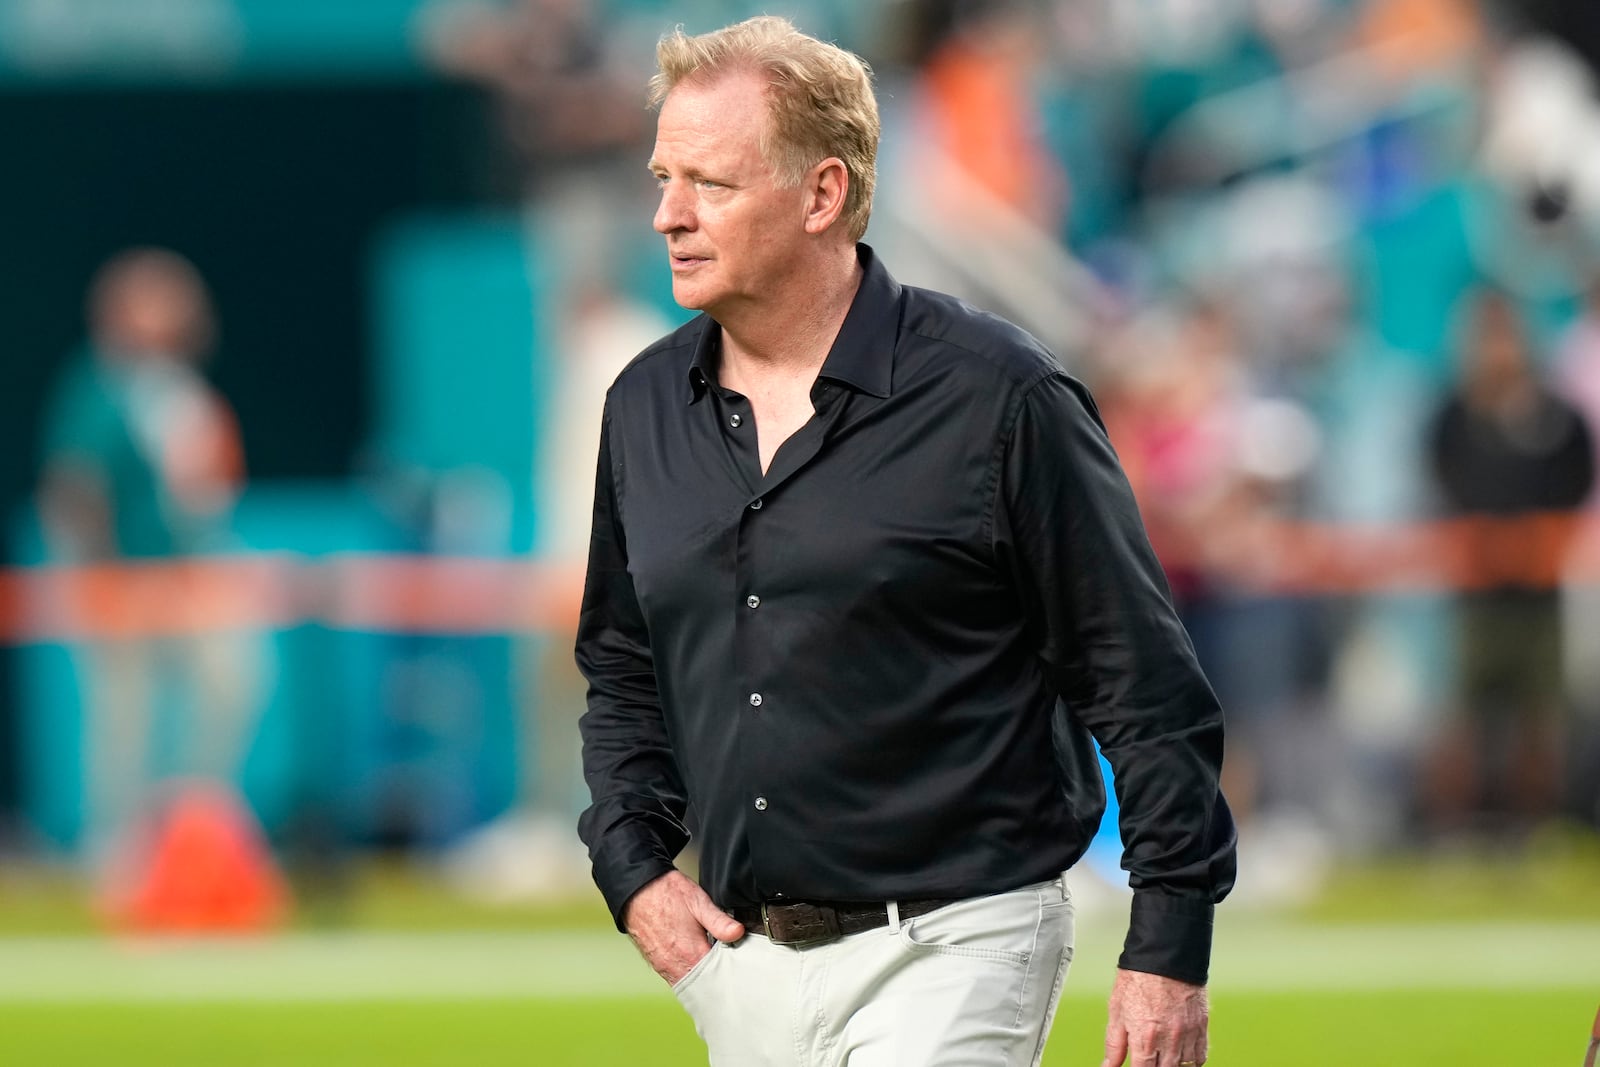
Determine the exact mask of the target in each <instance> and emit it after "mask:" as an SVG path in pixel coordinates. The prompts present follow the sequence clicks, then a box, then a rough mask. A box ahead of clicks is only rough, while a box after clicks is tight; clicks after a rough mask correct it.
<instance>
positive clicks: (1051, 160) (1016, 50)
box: [914, 0, 1067, 235]
mask: <svg viewBox="0 0 1600 1067" xmlns="http://www.w3.org/2000/svg"><path fill="white" fill-rule="evenodd" d="M914 6H915V7H917V8H919V9H920V11H919V16H920V19H921V20H922V25H921V26H920V28H919V35H922V36H925V37H926V38H927V42H926V44H925V46H924V47H925V54H924V55H922V56H920V57H918V58H919V64H920V71H919V73H918V76H917V85H916V89H915V92H916V95H917V97H918V105H919V106H918V116H917V119H918V130H917V132H918V147H919V149H920V151H919V153H918V158H919V160H921V161H922V162H925V163H926V164H927V166H926V167H925V168H918V172H919V174H920V176H921V179H922V180H923V181H926V182H928V183H930V184H931V186H932V190H933V192H932V197H933V205H934V206H935V207H937V208H939V209H940V215H941V217H946V218H949V219H951V221H953V222H954V223H956V224H957V225H967V226H971V227H972V228H974V229H981V228H982V225H983V219H984V217H985V216H984V213H983V212H982V211H981V210H980V209H981V208H982V207H983V206H984V205H983V204H981V203H979V204H974V203H973V197H974V194H975V193H976V195H979V196H982V197H986V198H991V199H992V201H993V202H994V203H995V204H996V205H999V206H1001V207H1002V208H1003V209H1005V210H1009V211H1012V212H1015V213H1016V214H1018V215H1020V216H1021V217H1022V218H1024V219H1026V220H1027V221H1028V222H1030V223H1032V224H1033V225H1034V226H1036V227H1038V228H1040V229H1042V230H1043V231H1045V232H1046V233H1049V234H1051V235H1057V234H1060V233H1061V232H1063V226H1062V222H1063V219H1064V216H1065V213H1066V206H1067V179H1066V172H1065V171H1064V170H1063V168H1062V166H1061V163H1060V161H1059V160H1057V159H1056V158H1055V156H1054V155H1053V154H1051V152H1050V150H1049V147H1048V146H1047V145H1046V143H1045V142H1044V139H1043V134H1044V121H1043V116H1042V115H1041V114H1040V110H1039V102H1038V99H1037V93H1038V86H1037V82H1038V80H1039V76H1040V73H1041V72H1042V70H1043V68H1044V63H1045V61H1046V60H1047V59H1048V58H1049V54H1048V51H1047V50H1046V47H1045V43H1046V41H1047V40H1048V38H1047V37H1045V36H1044V30H1045V28H1046V27H1045V26H1044V25H1043V24H1042V22H1041V21H1040V19H1039V17H1038V15H1037V13H1036V11H1035V10H1034V9H1033V8H1032V7H1030V6H1029V5H1028V4H1026V3H1021V2H1018V0H987V2H980V3H960V2H956V0H922V2H921V3H918V4H916V5H914Z"/></svg>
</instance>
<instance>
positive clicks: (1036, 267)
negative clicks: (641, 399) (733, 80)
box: [441, 0, 1600, 865]
mask: <svg viewBox="0 0 1600 1067" xmlns="http://www.w3.org/2000/svg"><path fill="white" fill-rule="evenodd" d="M694 6H695V5H689V7H691V8H693V7H694ZM714 6H717V7H718V10H717V11H715V12H701V11H699V10H693V11H679V10H678V9H677V8H673V9H672V10H671V11H670V12H669V11H668V10H666V8H665V7H664V6H662V5H654V6H652V5H649V4H642V3H633V4H624V5H608V4H604V3H581V2H577V0H526V2H523V3H520V4H514V5H512V11H511V12H510V13H509V14H504V15H502V16H501V17H502V18H503V19H505V20H506V21H504V22H502V23H500V24H499V26H500V28H501V29H502V30H503V31H505V32H501V33H498V34H496V33H493V32H486V31H485V30H484V27H485V26H487V25H488V23H480V24H479V33H480V34H481V36H480V37H479V38H478V40H480V41H492V42H494V43H495V45H496V47H497V48H498V49H499V53H498V55H491V54H490V51H492V50H490V49H484V50H481V51H476V52H474V50H473V49H469V48H466V47H461V46H458V47H455V48H453V49H449V50H445V51H442V52H441V55H449V56H451V57H453V59H454V60H455V62H456V63H457V66H456V67H455V68H454V69H455V70H456V71H457V72H458V73H463V74H465V75H467V76H469V77H478V78H481V79H484V80H485V81H486V82H487V83H488V84H490V85H493V86H496V87H498V89H499V91H500V92H501V94H502V98H503V100H504V101H505V103H506V105H507V109H508V110H507V111H506V115H507V119H508V129H509V130H511V131H512V132H513V135H514V136H513V140H514V142H515V143H516V144H517V145H519V146H520V148H521V150H522V151H524V152H525V153H527V152H529V151H530V139H531V138H535V137H542V138H545V140H544V142H543V143H542V146H541V147H539V148H536V149H532V150H531V156H530V157H529V158H530V159H531V164H530V166H529V174H530V175H531V176H532V177H531V178H530V185H529V188H530V190H531V192H530V196H531V198H532V201H533V202H534V203H535V204H537V205H544V206H546V207H547V206H548V205H549V204H551V203H560V204H563V205H566V204H567V203H569V200H568V198H566V197H565V196H564V195H563V194H561V193H559V192H550V191H549V190H550V186H549V184H548V179H549V176H550V175H551V174H552V173H553V172H556V171H559V170H562V169H568V170H573V169H578V168H577V163H578V162H579V161H581V164H582V169H581V170H579V173H580V174H583V175H584V177H583V178H582V181H583V183H584V184H585V185H586V186H588V187H589V188H594V186H593V185H592V184H591V183H590V181H589V179H588V177H587V175H586V171H587V169H588V168H589V167H592V166H594V165H595V162H596V161H597V160H604V159H605V157H606V156H607V155H609V156H610V157H611V158H612V162H613V163H614V165H615V166H616V167H617V173H618V174H619V175H623V176H626V175H627V174H628V173H629V172H630V169H631V168H633V167H635V166H637V162H638V159H639V158H642V157H641V155H640V150H641V144H642V143H644V142H643V141H641V130H640V129H639V127H638V124H637V121H636V120H637V118H638V113H637V111H636V110H635V109H632V108H631V107H630V106H628V105H629V103H630V102H631V101H632V100H633V99H635V98H636V92H637V90H636V85H637V77H636V72H637V71H639V70H641V69H649V59H648V53H647V52H646V51H642V50H641V45H643V46H648V44H649V42H650V40H651V34H650V33H644V34H639V33H633V32H616V30H615V27H617V26H639V25H643V26H645V27H648V28H649V29H651V30H654V31H656V32H659V27H658V26H656V25H655V22H652V19H655V21H660V16H662V15H666V14H673V15H676V16H677V18H687V17H688V16H691V15H692V16H694V17H705V18H707V19H708V20H714V19H716V18H718V17H726V18H732V17H737V16H739V15H741V14H746V13H752V12H753V8H752V10H751V12H746V11H744V10H743V9H742V8H743V7H749V6H750V5H742V6H741V5H738V4H722V5H714ZM767 6H768V7H770V6H771V5H767ZM866 7H867V8H869V9H870V10H868V11H867V12H866V13H865V14H864V13H863V12H862V10H860V9H857V10H855V11H854V13H853V14H852V13H849V12H848V9H842V8H838V9H836V8H833V7H830V6H829V5H796V10H794V11H792V12H783V13H788V14H791V15H792V16H793V17H794V18H796V20H797V21H798V22H799V23H800V24H801V25H802V26H804V27H805V28H807V29H808V30H811V31H813V32H820V33H824V34H832V35H834V36H836V37H837V38H838V39H840V40H841V42H842V43H844V44H846V45H847V46H849V47H852V48H854V49H856V50H857V51H860V52H862V53H863V54H864V55H866V56H867V57H868V58H869V59H870V60H871V61H872V62H873V64H874V67H875V69H876V72H877V76H878V78H879V84H880V95H881V99H882V103H883V107H884V110H885V113H886V115H885V118H886V121H885V145H884V151H883V157H882V160H881V165H882V169H883V177H882V184H881V186H880V194H879V197H878V203H877V207H876V210H875V214H874V219H873V227H872V230H871V231H870V232H869V234H868V238H867V239H868V240H869V241H870V242H873V243H875V244H878V245H879V246H880V247H882V248H883V249H884V250H885V252H886V254H887V255H888V261H889V262H890V263H891V264H892V265H893V267H894V269H895V270H896V272H897V273H898V274H899V275H900V276H901V278H902V280H903V281H908V282H912V283H921V284H929V285H934V286H937V287H940V288H944V289H947V290H953V291H955V292H957V293H959V294H961V295H963V296H966V297H967V298H969V299H971V300H973V301H974V302H976V303H979V304H981V305H984V306H988V307H991V308H993V309H994V310H997V311H1000V312H1002V313H1004V314H1007V315H1008V316H1010V317H1013V318H1014V319H1016V320H1018V321H1020V322H1022V323H1024V324H1025V325H1027V326H1028V327H1029V328H1030V329H1031V330H1032V331H1033V332H1035V333H1036V334H1038V335H1039V336H1040V337H1041V338H1043V339H1045V340H1046V341H1047V342H1048V343H1050V344H1051V345H1052V346H1054V347H1055V348H1056V349H1057V350H1058V351H1060V352H1061V354H1062V356H1063V358H1064V359H1065V360H1066V361H1067V362H1068V364H1069V366H1071V367H1072V369H1073V370H1074V371H1075V372H1076V373H1078V374H1079V375H1081V376H1082V377H1083V378H1085V379H1086V380H1087V381H1088V382H1089V383H1090V385H1091V386H1092V387H1093V389H1094V390H1095V392H1096V395H1097V397H1098V399H1099V401H1100V404H1101V409H1102V413H1103V415H1104V417H1105V420H1106V423H1107V426H1108V428H1109V430H1110V433H1111V435H1112V438H1113V440H1114V442H1115V444H1116V445H1117V448H1118V450H1119V452H1120V454H1121V456H1122V459H1123V462H1124V465H1125V466H1126V468H1127V470H1128V473H1129V476H1130V478H1131V479H1132V480H1133V482H1134V487H1135V490H1136V492H1137V493H1138V495H1139V498H1140V501H1141V505H1142V507H1143V510H1144V513H1145V518H1146V522H1147V523H1148V525H1149V527H1150V531H1151V535H1152V538H1153V539H1154V541H1155V543H1156V546H1157V548H1158V551H1159V552H1160V554H1161V556H1162V559H1163V561H1164V563H1165V565H1166V567H1167V570H1168V577H1169V580H1170V582H1171V585H1172V588H1173V591H1174V595H1175V597H1176V598H1177V599H1178V601H1179V604H1180V606H1181V608H1182V610H1183V613H1184V617H1185V620H1186V622H1187V624H1188V626H1189V628H1190V631H1191V634H1192V636H1193V638H1194V640H1195V643H1196V646H1197V648H1198V651H1199V653H1200V655H1201V658H1202V660H1203V661H1204V663H1205V666H1206V668H1207V670H1208V673H1209V674H1210V676H1211V678H1212V679H1213V682H1214V684H1215V685H1216V687H1217V689H1218V690H1219V692H1220V694H1221V696H1222V698H1223V702H1224V705H1225V706H1226V707H1227V708H1228V711H1229V713H1230V716H1231V724H1232V729H1231V733H1230V745H1231V750H1230V755H1229V767H1228V771H1229V777H1230V781H1229V783H1228V784H1229V794H1230V797H1231V798H1233V800H1234V802H1235V804H1236V805H1237V806H1238V807H1239V808H1241V809H1242V810H1243V811H1245V812H1246V813H1247V814H1248V815H1250V816H1251V817H1253V819H1254V820H1255V828H1254V829H1255V838H1256V839H1257V840H1260V841H1263V842H1268V844H1264V845H1262V846H1261V847H1262V848H1263V850H1264V851H1274V852H1281V850H1282V849H1284V848H1290V847H1301V848H1305V849H1309V850H1311V851H1313V852H1314V851H1316V850H1317V849H1320V848H1327V849H1349V848H1368V849H1381V848H1387V847H1393V846H1396V845H1403V844H1412V843H1417V842H1426V843H1429V844H1439V845H1443V846H1446V847H1448V846H1450V845H1452V844H1454V843H1456V842H1459V841H1462V840H1479V839H1488V840H1492V841H1494V842H1496V843H1497V844H1499V843H1504V842H1506V841H1510V842H1516V843H1521V842H1526V841H1528V840H1529V839H1530V837H1531V836H1532V835H1533V834H1534V833H1535V832H1536V831H1537V829H1538V828H1539V827H1541V826H1544V825H1547V824H1549V823H1550V822H1551V821H1552V820H1558V819H1569V820H1576V821H1580V822H1588V823H1591V824H1592V823H1594V822H1595V821H1596V820H1597V819H1600V806H1597V804H1600V786H1597V783H1600V754H1597V751H1596V742H1597V740H1600V718H1597V716H1600V685H1597V684H1596V682H1597V675H1600V647H1596V646H1595V645H1594V643H1593V642H1592V641H1591V640H1588V635H1589V634H1592V633H1594V632H1596V624H1597V622H1600V619H1597V618H1596V606H1595V596H1594V593H1593V587H1594V578H1595V576H1596V575H1595V572H1594V570H1593V567H1592V562H1593V559H1594V548H1593V528H1592V527H1591V526H1586V525H1584V524H1583V523H1582V522H1568V523H1566V524H1565V525H1562V526H1561V527H1560V528H1559V530H1558V531H1557V532H1556V533H1554V534H1553V535H1551V536H1548V537H1543V538H1539V539H1537V544H1536V543H1535V541H1536V539H1535V538H1534V537H1533V536H1532V535H1531V534H1529V533H1528V532H1527V531H1528V529H1529V528H1528V527H1527V526H1524V525H1519V524H1518V522H1519V520H1524V521H1526V522H1535V521H1538V519H1539V518H1541V517H1545V518H1548V517H1549V516H1552V515H1565V516H1573V515H1576V514H1580V509H1582V508H1584V507H1585V506H1586V504H1587V503H1588V501H1590V500H1591V499H1592V498H1593V494H1592V491H1591V490H1592V483H1593V480H1594V479H1593V466H1594V430H1593V427H1596V426H1600V421H1597V420H1600V342H1597V340H1596V339H1597V337H1600V244H1597V243H1596V242H1597V240H1600V96H1597V92H1596V82H1595V72H1594V71H1593V69H1592V68H1591V66H1590V65H1589V63H1588V61H1587V60H1586V59H1585V58H1584V55H1583V53H1582V51H1580V47H1579V45H1581V43H1582V42H1579V43H1577V44H1574V43H1572V42H1566V41H1563V40H1561V39H1558V38H1557V37H1555V36H1553V35H1552V34H1550V33H1548V32H1545V31H1543V30H1542V29H1541V28H1540V27H1539V26H1538V25H1537V24H1535V23H1534V22H1533V21H1532V19H1531V18H1530V17H1528V15H1527V14H1525V13H1524V12H1522V11H1520V10H1519V9H1518V8H1517V7H1516V6H1515V5H1491V4H1487V3H1479V2H1475V0H1294V2H1289V3H1284V2H1279V0H1270V2H1269V0H1141V2H1133V3H1129V2H1126V0H1122V2H1113V0H899V2H893V3H883V4H878V5H866ZM724 9H726V10H724ZM778 10H780V11H781V10H782V5H778ZM630 18H632V19H634V20H636V21H632V22H630V21H628V20H629V19H630ZM673 21H676V19H673ZM446 24H447V23H446V22H441V25H446ZM463 24H465V23H463ZM602 26H604V27H605V29H601V27H602ZM518 27H520V28H521V31H522V33H521V35H520V36H519V35H518V33H517V28H518ZM552 27H564V28H565V29H563V30H560V31H558V32H557V33H555V34H551V33H550V32H549V31H550V29H551V28H552ZM471 39H472V37H471V35H469V34H462V35H460V36H458V37H457V38H456V40H457V41H458V42H463V41H467V40H471ZM562 40H567V41H570V42H572V43H571V44H569V45H562V44H560V43H559V42H561V41H562ZM519 42H520V43H519ZM1591 43H1593V42H1591ZM571 94H576V95H577V96H579V97H581V98H582V100H583V103H582V104H580V105H578V106H576V107H575V108H574V110H573V111H572V114H574V115H578V116H581V118H582V121H581V122H580V123H579V124H578V127H577V129H576V130H574V131H573V132H572V134H571V135H569V136H566V137H562V136H560V135H559V134H558V130H559V128H560V126H561V125H562V119H561V116H560V113H559V111H558V110H556V109H554V108H552V106H551V105H552V101H557V100H561V99H565V98H567V97H568V96H569V95H571ZM643 135H644V137H645V138H646V139H647V137H648V129H646V130H644V131H643ZM602 165H604V164H603V163H602ZM611 188H615V189H626V188H627V184H626V179H625V177H624V178H623V180H620V181H617V182H615V183H614V184H613V186H611ZM635 188H637V186H635ZM635 195H638V194H635ZM644 195H645V196H647V195H648V194H647V193H646V194H644ZM626 202H627V197H626V194H624V195H622V196H620V197H619V196H608V197H607V198H606V203H605V204H604V205H597V207H596V210H595V211H594V212H593V213H592V215H591V216H589V217H588V220H587V221H586V222H585V224H584V225H583V227H582V232H583V234H584V235H585V237H584V238H581V239H580V242H579V243H580V244H582V245H583V246H584V247H587V248H591V249H592V248H593V247H594V245H595V241H596V238H595V235H596V234H599V233H604V232H606V230H607V228H608V227H616V226H618V225H622V226H633V227H635V228H636V229H638V228H642V222H643V220H644V218H645V217H646V212H647V211H648V200H645V201H644V202H642V203H640V204H638V205H636V206H635V207H634V209H633V213H632V216H631V221H630V218H629V216H627V215H625V214H623V213H622V212H621V211H619V210H618V206H619V205H620V204H623V203H626ZM569 217H570V216H569ZM611 247H612V248H615V247H617V246H614V245H613V246H611ZM602 262H603V263H605V264H607V265H608V266H609V268H610V275H609V277H610V279H611V281H612V283H613V284H614V285H615V286H616V287H617V288H618V289H621V290H625V289H626V287H627V285H628V283H629V267H628V264H627V262H626V261H625V260H618V259H616V258H614V256H613V257H612V258H609V259H606V258H602ZM578 273H579V274H580V275H582V274H583V270H582V268H581V267H580V268H579V270H578ZM573 306H574V307H582V306H583V305H581V304H577V303H575V304H574V305H573ZM1471 518H1487V519H1491V520H1493V521H1494V522H1499V523H1501V524H1502V525H1500V526H1495V527H1493V528H1492V530H1491V532H1490V534H1489V535H1483V534H1481V532H1475V531H1478V530H1479V528H1478V527H1475V526H1471V525H1465V524H1461V523H1455V524H1450V523H1448V522H1445V523H1444V524H1442V525H1437V526H1433V527H1427V528H1428V529H1430V530H1432V531H1433V532H1434V535H1435V536H1434V537H1433V538H1431V539H1427V540H1426V541H1425V543H1426V544H1427V545H1428V546H1431V547H1429V548H1427V549H1426V550H1425V551H1424V556H1426V555H1428V554H1430V553H1435V554H1438V555H1441V556H1449V557H1450V558H1451V559H1452V560H1453V561H1454V564H1455V566H1454V567H1453V569H1451V570H1450V571H1449V573H1448V574H1447V575H1442V574H1441V572H1439V571H1437V570H1434V569H1431V568H1430V561H1429V560H1428V559H1426V558H1424V559H1421V560H1415V559H1414V560H1413V561H1412V563H1411V564H1410V565H1408V566H1389V565H1383V564H1382V563H1381V561H1379V560H1377V559H1373V560H1369V561H1364V560H1363V558H1362V557H1361V555H1360V553H1359V552H1357V551H1356V550H1355V549H1354V548H1350V549H1347V550H1343V551H1341V549H1340V544H1341V542H1340V540H1339V538H1340V536H1341V532H1343V533H1345V534H1347V535H1348V540H1349V541H1350V542H1351V543H1352V544H1354V543H1355V542H1356V541H1357V540H1358V538H1357V532H1358V531H1366V532H1367V534H1368V536H1369V537H1370V536H1371V535H1372V532H1373V531H1383V530H1393V531H1399V530H1416V529H1419V528H1423V524H1428V523H1438V522H1440V521H1441V520H1451V519H1457V520H1459V519H1471ZM1296 531H1298V532H1299V536H1296ZM1313 541H1314V542H1315V543H1317V544H1319V545H1321V546H1323V549H1324V556H1325V557H1326V556H1328V555H1329V554H1330V553H1331V555H1332V556H1334V557H1340V558H1342V560H1343V562H1342V564H1341V565H1340V566H1339V567H1338V568H1337V574H1338V576H1337V577H1335V576H1334V575H1333V574H1332V572H1331V571H1330V572H1327V573H1320V574H1319V572H1318V565H1317V561H1316V560H1315V559H1313V558H1311V554H1310V552H1309V550H1308V548H1307V545H1308V544H1310V543H1312V542H1313ZM1329 546H1332V547H1331V549H1330V548H1329ZM1508 553H1509V555H1510V556H1511V557H1512V558H1513V560H1515V558H1517V557H1519V556H1526V557H1530V558H1532V557H1539V564H1540V565H1539V566H1533V565H1531V564H1530V565H1527V566H1522V567H1520V568H1519V567H1518V566H1516V565H1515V564H1514V563H1513V565H1511V566H1509V567H1508V566H1507V565H1506V564H1505V560H1503V559H1502V558H1501V557H1503V556H1506V555H1507V554H1508ZM1368 564H1370V565H1368ZM1330 567H1331V564H1330ZM1309 865H1314V864H1309Z"/></svg>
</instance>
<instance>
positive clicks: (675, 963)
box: [623, 871, 744, 983]
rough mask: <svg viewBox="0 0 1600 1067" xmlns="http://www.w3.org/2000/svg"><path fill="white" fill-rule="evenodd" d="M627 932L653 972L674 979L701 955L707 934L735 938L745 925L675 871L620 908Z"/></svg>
mask: <svg viewBox="0 0 1600 1067" xmlns="http://www.w3.org/2000/svg"><path fill="white" fill-rule="evenodd" d="M623 922H624V925H626V927H627V929H628V934H629V936H630V937H632V938H633V942H634V944H635V945H637V946H638V948H639V951H640V953H642V954H643V956H644V958H645V960H646V961H647V962H648V963H649V964H650V966H651V967H652V968H654V970H655V972H656V973H657V974H659V975H660V976H661V977H662V978H664V979H666V980H667V982H669V983H676V982H677V981H678V980H679V979H681V978H682V977H683V976H684V975H686V974H688V973H689V971H690V970H691V969H692V968H693V967H694V965H695V964H697V963H699V962H700V960H701V959H703V958H704V957H705V954H706V952H707V951H708V950H709V947H710V946H709V944H708V943H707V937H706V935H707V934H708V933H709V934H711V936H713V937H716V938H717V939H718V940H721V941H737V940H738V939H739V938H740V937H743V936H744V927H743V926H742V925H740V924H739V923H737V922H735V921H734V920H733V918H732V917H731V916H729V915H728V913H727V912H725V911H723V910H722V909H720V908H718V907H717V906H716V905H715V904H714V903H712V901H711V898H710V897H709V896H707V895H706V892H705V890H703V889H701V888H700V887H699V886H698V885H696V884H695V883H694V881H693V880H692V879H690V878H688V877H686V876H685V875H683V874H681V873H680V872H677V871H673V872H670V873H668V874H664V875H662V876H661V877H660V878H657V879H656V880H655V881H653V882H650V883H648V884H646V885H645V886H644V887H643V888H642V889H640V890H639V891H638V892H637V893H635V894H634V897H633V899H632V900H630V901H629V902H628V903H627V905H626V906H625V908H624V910H623Z"/></svg>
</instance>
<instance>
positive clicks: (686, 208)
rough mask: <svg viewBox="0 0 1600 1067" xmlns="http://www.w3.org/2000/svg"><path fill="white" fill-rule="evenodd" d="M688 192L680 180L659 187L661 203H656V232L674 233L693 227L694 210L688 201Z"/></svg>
mask: <svg viewBox="0 0 1600 1067" xmlns="http://www.w3.org/2000/svg"><path fill="white" fill-rule="evenodd" d="M688 192H689V190H688V189H687V187H686V186H684V184H683V183H682V182H667V183H666V184H665V185H663V186H662V187H661V203H660V204H658V205H656V217H655V228H656V232H657V233H663V234H665V233H674V232H676V231H678V230H691V229H693V228H694V225H693V223H694V211H693V209H692V207H691V205H690V202H689V196H688Z"/></svg>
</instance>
